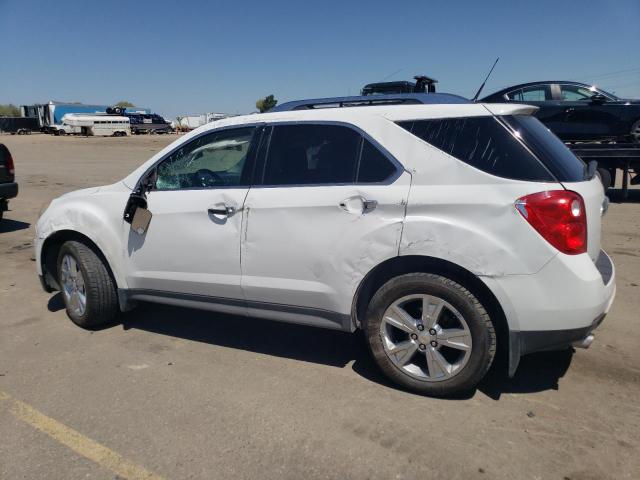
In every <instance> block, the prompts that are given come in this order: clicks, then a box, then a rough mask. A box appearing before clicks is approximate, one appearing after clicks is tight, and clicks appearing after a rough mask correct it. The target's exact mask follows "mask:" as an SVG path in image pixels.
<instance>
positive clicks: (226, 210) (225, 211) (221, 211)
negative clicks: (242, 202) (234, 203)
mask: <svg viewBox="0 0 640 480" xmlns="http://www.w3.org/2000/svg"><path fill="white" fill-rule="evenodd" d="M207 212H208V213H209V215H224V216H227V217H230V216H231V215H234V214H235V213H236V212H237V210H236V208H235V207H230V206H227V205H223V206H222V207H220V208H209V209H207Z"/></svg>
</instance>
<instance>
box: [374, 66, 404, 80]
mask: <svg viewBox="0 0 640 480" xmlns="http://www.w3.org/2000/svg"><path fill="white" fill-rule="evenodd" d="M402 70H404V68H399V69H398V70H396V71H395V72H393V73H390V74H389V75H387V76H386V77H384V78H383V79H382V80H379V81H380V82H384V81H385V80H386V79H388V78H390V77H393V76H394V75H395V74H396V73H400V72H401V71H402Z"/></svg>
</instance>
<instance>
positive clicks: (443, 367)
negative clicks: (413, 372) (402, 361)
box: [425, 347, 451, 378]
mask: <svg viewBox="0 0 640 480" xmlns="http://www.w3.org/2000/svg"><path fill="white" fill-rule="evenodd" d="M425 355H426V357H427V368H428V369H429V376H430V377H431V378H438V377H443V376H444V377H449V376H450V375H451V365H450V364H449V362H447V361H446V360H445V358H444V357H443V356H442V355H440V352H438V351H437V350H436V349H435V348H432V347H427V350H426V351H425Z"/></svg>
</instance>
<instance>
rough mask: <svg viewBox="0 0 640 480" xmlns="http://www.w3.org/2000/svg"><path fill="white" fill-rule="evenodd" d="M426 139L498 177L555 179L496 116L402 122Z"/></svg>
mask: <svg viewBox="0 0 640 480" xmlns="http://www.w3.org/2000/svg"><path fill="white" fill-rule="evenodd" d="M399 125H400V126H401V127H403V128H405V129H407V130H409V131H410V132H411V133H413V134H414V135H416V136H417V137H419V138H421V139H422V140H424V141H425V142H427V143H429V144H430V145H433V146H434V147H436V148H439V149H440V150H442V151H444V152H446V153H448V154H449V155H451V156H453V157H455V158H457V159H458V160H461V161H463V162H465V163H468V164H469V165H471V166H473V167H475V168H477V169H479V170H482V171H483V172H487V173H490V174H491V175H495V176H498V177H504V178H511V179H514V180H527V181H542V182H547V181H554V179H553V176H552V175H551V173H549V171H548V170H547V169H546V168H545V166H544V165H543V164H542V163H541V162H540V161H539V160H538V159H537V158H536V156H535V155H533V154H532V153H531V152H530V151H529V150H528V149H527V148H526V147H525V146H524V145H523V144H522V143H520V142H519V141H518V139H517V138H516V137H515V136H514V134H513V133H511V132H510V131H509V130H508V129H507V128H505V126H504V125H502V124H501V123H500V122H498V121H497V120H496V119H495V118H494V117H463V118H439V119H432V120H416V121H411V122H400V123H399Z"/></svg>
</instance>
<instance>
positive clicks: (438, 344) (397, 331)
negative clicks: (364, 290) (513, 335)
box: [364, 273, 496, 396]
mask: <svg viewBox="0 0 640 480" xmlns="http://www.w3.org/2000/svg"><path fill="white" fill-rule="evenodd" d="M364 327H365V334H366V338H367V342H368V344H369V349H370V351H371V353H372V355H373V357H374V359H375V361H376V363H377V364H378V366H379V367H380V368H381V370H382V371H383V372H384V373H385V375H387V376H388V377H389V378H390V379H391V380H393V381H394V382H396V383H398V384H399V385H401V386H403V387H405V388H407V389H410V390H413V391H416V392H419V393H426V394H428V395H433V396H449V395H456V394H459V393H463V392H466V391H469V390H471V389H473V388H474V387H475V386H476V385H477V384H478V382H480V380H481V379H482V378H483V377H484V375H485V374H486V372H487V370H489V367H490V366H491V363H492V362H493V358H494V356H495V352H496V334H495V329H494V326H493V324H492V322H491V319H490V318H489V314H488V313H487V311H486V310H485V309H484V307H483V306H482V304H481V303H480V302H479V301H478V299H477V298H476V297H475V296H474V295H473V294H472V293H471V292H470V291H469V290H467V289H466V288H465V287H463V286H462V285H460V284H458V283H456V282H454V281H453V280H451V279H448V278H446V277H443V276H440V275H434V274H428V273H411V274H406V275H401V276H399V277H396V278H393V279H391V280H389V281H388V282H387V283H385V284H384V285H383V286H382V287H381V288H380V289H379V290H378V291H377V292H376V294H375V295H374V296H373V299H372V300H371V302H370V304H369V308H368V311H367V315H366V318H365V325H364Z"/></svg>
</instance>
